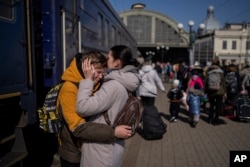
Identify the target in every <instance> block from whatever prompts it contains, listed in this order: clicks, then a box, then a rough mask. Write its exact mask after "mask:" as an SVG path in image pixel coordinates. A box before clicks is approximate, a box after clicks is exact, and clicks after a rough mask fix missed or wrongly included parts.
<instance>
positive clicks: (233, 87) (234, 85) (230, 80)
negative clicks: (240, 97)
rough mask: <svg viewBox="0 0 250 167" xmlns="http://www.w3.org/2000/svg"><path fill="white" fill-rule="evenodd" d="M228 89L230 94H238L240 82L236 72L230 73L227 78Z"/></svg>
mask: <svg viewBox="0 0 250 167" xmlns="http://www.w3.org/2000/svg"><path fill="white" fill-rule="evenodd" d="M225 81H226V88H227V92H228V93H237V92H238V82H237V76H236V72H233V71H232V72H228V73H227V74H226V76H225Z"/></svg>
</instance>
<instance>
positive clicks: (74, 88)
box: [57, 58, 115, 163]
mask: <svg viewBox="0 0 250 167" xmlns="http://www.w3.org/2000/svg"><path fill="white" fill-rule="evenodd" d="M61 79H62V80H63V81H64V83H63V85H62V88H61V90H60V92H59V95H58V99H57V111H58V113H59V115H62V116H63V122H64V123H63V124H62V127H61V129H60V133H59V149H58V153H59V155H60V156H61V157H62V158H63V159H64V160H67V161H68V162H71V163H80V158H81V149H80V147H81V143H82V141H84V140H85V141H93V142H105V141H113V140H115V136H114V129H113V128H112V127H111V126H108V125H104V124H98V123H93V122H87V121H86V119H85V118H82V117H80V116H79V115H78V114H77V112H76V100H77V92H78V84H79V82H80V81H81V80H82V79H84V78H83V77H82V76H81V74H80V72H79V70H78V68H77V65H76V59H75V58H74V59H73V61H72V62H71V64H70V66H69V67H68V68H67V69H66V70H65V71H64V73H63V75H62V77H61ZM99 87H100V83H99V84H97V85H95V88H94V91H93V93H94V92H95V91H97V90H98V88H99Z"/></svg>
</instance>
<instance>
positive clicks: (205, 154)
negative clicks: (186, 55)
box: [122, 84, 250, 167]
mask: <svg viewBox="0 0 250 167" xmlns="http://www.w3.org/2000/svg"><path fill="white" fill-rule="evenodd" d="M165 88H166V90H168V89H169V88H170V84H165ZM156 106H157V108H158V110H159V112H160V113H161V115H162V119H163V121H164V122H165V123H166V124H167V133H165V134H164V137H163V138H162V139H160V140H152V141H150V140H145V139H144V138H142V137H141V136H140V135H139V134H136V135H135V136H133V137H132V138H130V139H128V140H126V146H125V152H124V157H123V161H122V167H229V165H230V158H229V157H230V151H240V150H242V151H243V150H244V151H250V123H247V122H239V121H237V120H236V119H228V118H226V117H222V116H221V117H220V124H218V125H212V124H208V123H207V117H208V116H207V113H201V117H200V121H199V123H198V124H197V126H196V128H192V127H190V125H189V123H188V112H187V111H186V110H185V109H184V106H181V108H182V109H181V112H180V114H179V119H178V122H173V123H170V122H169V118H170V116H169V110H168V109H169V102H168V99H167V97H166V94H164V93H162V92H161V91H158V96H157V98H156Z"/></svg>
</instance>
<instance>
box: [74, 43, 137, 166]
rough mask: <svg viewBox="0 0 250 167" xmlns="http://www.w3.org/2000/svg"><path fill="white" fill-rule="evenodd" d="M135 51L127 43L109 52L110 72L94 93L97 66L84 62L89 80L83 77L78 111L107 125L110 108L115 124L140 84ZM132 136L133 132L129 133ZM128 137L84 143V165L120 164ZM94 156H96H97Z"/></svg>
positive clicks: (84, 69) (78, 98)
mask: <svg viewBox="0 0 250 167" xmlns="http://www.w3.org/2000/svg"><path fill="white" fill-rule="evenodd" d="M131 60H132V52H131V50H130V48H128V47H127V46H124V45H118V46H114V47H112V48H111V49H110V51H109V53H108V61H107V64H108V68H109V74H108V75H106V76H105V77H104V82H103V84H102V86H101V87H100V89H99V90H98V91H97V92H96V93H95V94H94V95H92V91H93V88H94V74H95V72H96V71H95V69H94V68H93V66H92V65H91V64H90V63H89V60H87V61H84V63H83V71H84V75H85V77H86V78H85V79H84V80H81V82H80V84H79V90H78V95H77V113H78V114H79V115H80V116H83V117H86V116H90V117H89V119H90V121H92V122H98V123H103V124H106V122H105V119H104V117H103V112H104V111H107V112H108V115H109V118H110V121H111V123H113V122H114V119H115V117H116V115H117V113H118V112H119V111H120V110H121V109H122V107H123V105H124V104H125V102H126V100H127V98H128V93H127V91H131V92H134V91H135V90H136V89H137V87H138V86H139V84H140V78H139V76H138V75H137V68H136V67H135V66H133V65H132V64H133V63H134V61H133V62H132V61H131ZM129 135H131V132H129ZM124 144H125V143H124V140H116V141H110V142H84V144H83V145H82V152H83V154H82V159H81V166H84V167H85V166H87V167H97V166H98V167H107V166H109V167H118V166H120V165H121V158H122V155H123V151H124ZM93 157H94V158H93Z"/></svg>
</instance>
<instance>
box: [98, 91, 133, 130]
mask: <svg viewBox="0 0 250 167" xmlns="http://www.w3.org/2000/svg"><path fill="white" fill-rule="evenodd" d="M127 93H128V97H130V96H133V95H132V92H129V91H128V90H127ZM103 117H104V119H105V122H106V123H107V124H108V125H111V121H110V119H109V115H108V110H107V111H104V112H103Z"/></svg>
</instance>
